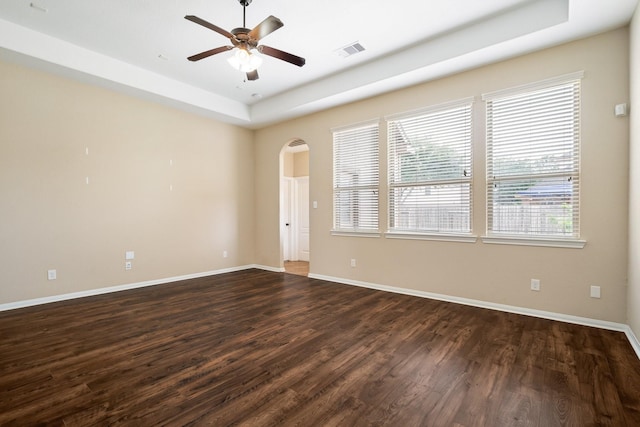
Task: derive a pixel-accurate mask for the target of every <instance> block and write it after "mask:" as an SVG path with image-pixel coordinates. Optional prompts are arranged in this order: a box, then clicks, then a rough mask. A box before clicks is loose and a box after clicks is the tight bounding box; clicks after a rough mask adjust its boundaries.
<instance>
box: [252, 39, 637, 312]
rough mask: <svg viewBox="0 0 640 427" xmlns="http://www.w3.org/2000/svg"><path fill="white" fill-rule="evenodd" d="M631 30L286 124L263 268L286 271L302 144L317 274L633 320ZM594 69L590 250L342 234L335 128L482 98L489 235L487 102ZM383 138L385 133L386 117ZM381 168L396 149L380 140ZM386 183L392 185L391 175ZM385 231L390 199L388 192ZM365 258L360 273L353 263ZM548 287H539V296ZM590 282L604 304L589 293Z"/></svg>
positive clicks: (268, 155) (272, 161)
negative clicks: (283, 226)
mask: <svg viewBox="0 0 640 427" xmlns="http://www.w3.org/2000/svg"><path fill="white" fill-rule="evenodd" d="M627 46H628V31H627V29H620V30H616V31H612V32H609V33H605V34H602V35H599V36H596V37H592V38H589V39H585V40H581V41H577V42H573V43H570V44H566V45H562V46H558V47H555V48H552V49H548V50H545V51H541V52H537V53H533V54H530V55H526V56H522V57H519V58H515V59H512V60H509V61H505V62H502V63H498V64H494V65H490V66H486V67H483V68H479V69H475V70H471V71H468V72H465V73H461V74H458V75H455V76H452V77H448V78H444V79H441V80H438V81H434V82H430V83H427V84H422V85H419V86H415V87H411V88H408V89H405V90H399V91H396V92H393V93H390V94H387V95H383V96H380V97H376V98H373V99H369V100H365V101H362V102H358V103H354V104H351V105H346V106H342V107H338V108H334V109H331V110H328V111H324V112H321V113H317V114H313V115H310V116H307V117H303V118H299V119H295V120H291V121H288V122H286V123H281V124H277V125H274V126H271V127H268V128H265V129H261V130H259V131H257V132H256V181H255V182H256V184H255V185H256V210H257V211H258V212H260V218H261V220H260V223H259V224H258V226H257V229H256V262H257V263H258V264H263V265H268V266H272V267H278V266H280V265H282V256H281V251H280V250H279V247H280V246H279V237H278V204H277V200H278V198H277V194H278V156H279V153H280V149H281V148H282V146H283V144H285V143H286V142H287V141H290V140H291V139H292V138H300V139H303V140H305V141H306V142H307V143H308V144H309V146H310V148H311V151H310V177H311V178H310V200H312V201H314V200H315V201H317V203H318V208H317V209H311V210H310V216H311V217H310V223H311V254H312V256H311V272H312V273H314V274H318V275H325V276H332V277H337V278H342V279H350V280H356V281H364V282H370V283H374V284H380V285H390V286H395V287H401V288H408V289H413V290H419V291H427V292H434V293H440V294H446V295H451V296H459V297H466V298H472V299H476V300H482V301H489V302H494V303H502V304H508V305H514V306H520V307H527V308H532V309H539V310H548V311H552V312H558V313H565V314H570V315H576V316H584V317H589V318H595V319H603V320H608V321H615V322H626V314H625V311H626V310H625V306H626V296H627V292H626V276H627V247H628V246H627V242H628V239H627V231H628V227H627V224H628V211H627V205H628V159H627V155H628V122H627V120H626V119H617V118H615V117H614V115H613V113H612V111H613V106H614V105H615V104H616V103H619V102H624V100H626V99H627V97H628V90H629V87H628V80H629V63H628V53H627V52H628V51H627ZM579 70H584V72H585V77H584V79H583V82H582V88H583V90H582V95H583V100H582V107H583V108H582V176H581V185H582V188H581V189H582V193H581V203H582V208H581V212H582V218H581V229H582V237H583V238H584V239H586V240H587V242H588V243H587V245H586V247H585V248H584V249H559V248H541V247H527V246H505V245H489V244H484V243H482V242H481V241H480V240H478V242H477V243H473V244H472V243H452V242H435V241H412V240H395V239H394V240H391V239H386V238H384V237H380V238H354V237H342V236H332V235H331V234H330V232H329V231H330V229H331V225H332V136H331V128H333V127H337V126H342V125H348V124H351V123H356V122H360V121H364V120H369V119H373V118H383V117H384V116H385V115H388V114H393V113H397V112H402V111H408V110H412V109H416V108H420V107H424V106H429V105H434V104H438V103H442V102H446V101H451V100H456V99H460V98H465V97H468V96H475V97H476V102H475V106H474V131H475V136H474V144H475V146H474V147H475V148H474V168H475V169H474V191H475V193H474V216H473V218H474V222H473V225H474V230H475V233H477V234H478V235H482V234H483V233H484V229H485V210H484V204H485V195H484V184H485V179H484V173H483V170H484V166H485V162H484V150H485V145H484V142H485V141H484V104H483V103H482V101H481V100H480V95H481V94H482V93H485V92H490V91H494V90H498V89H503V88H508V87H513V86H517V85H521V84H526V83H530V82H533V81H537V80H541V79H545V78H549V77H554V76H558V75H562V74H566V73H572V72H575V71H579ZM381 135H382V138H383V139H384V137H385V135H386V131H385V129H384V122H383V121H382V122H381ZM380 152H381V155H382V156H383V160H382V161H383V164H384V162H386V158H385V153H386V147H385V146H384V141H382V145H381V150H380ZM382 172H383V173H382V182H386V175H385V171H384V168H383V170H382ZM381 195H382V198H381V224H382V226H381V228H382V229H383V230H384V229H385V226H384V224H386V220H387V218H386V211H387V210H386V207H385V204H386V196H385V194H384V191H382V192H381ZM351 258H355V259H357V267H356V268H351V267H350V266H349V261H350V259H351ZM531 278H537V279H540V280H541V284H542V290H541V292H532V291H530V290H529V286H530V279H531ZM590 285H599V286H601V287H602V298H601V299H592V298H590V297H589V287H590Z"/></svg>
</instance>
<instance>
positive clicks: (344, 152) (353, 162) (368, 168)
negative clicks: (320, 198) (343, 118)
mask: <svg viewBox="0 0 640 427" xmlns="http://www.w3.org/2000/svg"><path fill="white" fill-rule="evenodd" d="M378 134H379V125H378V122H377V121H376V122H375V123H368V124H362V125H359V126H354V127H350V128H346V129H340V130H334V132H333V208H334V220H333V221H334V232H349V233H350V232H355V233H367V232H369V233H371V232H377V231H378V191H379V181H380V178H379V176H380V173H379V169H380V167H379V148H378V145H379V142H378Z"/></svg>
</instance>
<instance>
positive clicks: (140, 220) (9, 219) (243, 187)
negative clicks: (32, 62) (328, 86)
mask: <svg viewBox="0 0 640 427" xmlns="http://www.w3.org/2000/svg"><path fill="white" fill-rule="evenodd" d="M0 94H1V96H0V215H1V221H0V263H1V265H2V268H0V303H9V302H14V301H22V300H28V299H32V298H38V297H46V296H50V295H54V294H64V293H70V292H78V291H85V290H91V289H94V288H101V287H106V286H114V285H120V284H130V283H137V282H141V281H147V280H153V279H161V278H168V277H175V276H179V275H185V274H193V273H200V272H206V271H212V270H217V269H223V268H229V267H233V266H239V265H246V264H250V263H252V262H253V259H254V255H253V236H254V194H253V182H254V177H253V169H254V157H253V132H252V131H249V130H246V129H241V128H238V127H235V126H231V125H226V124H221V123H218V122H215V121H212V120H208V119H205V118H201V117H198V116H194V115H191V114H187V113H183V112H179V111H177V110H172V109H169V108H166V107H162V106H159V105H156V104H153V103H150V102H146V101H141V100H138V99H134V98H130V97H127V96H124V95H121V94H118V93H115V92H110V91H107V90H104V89H101V88H97V87H93V86H88V85H84V84H81V83H78V82H75V81H71V80H67V79H64V78H60V77H57V76H53V75H49V74H44V73H41V72H38V71H34V70H30V69H27V68H22V67H20V66H16V65H12V64H7V63H0ZM87 148H88V150H89V154H88V155H87V154H86V149H87ZM170 161H171V162H172V163H173V164H172V165H170ZM86 177H88V178H89V184H87V183H86ZM170 186H172V187H173V190H172V191H170ZM127 250H133V251H135V259H134V260H133V270H131V271H125V270H124V262H125V260H124V256H125V251H127ZM224 250H226V251H228V258H223V256H222V252H223V251H224ZM48 269H57V274H58V279H57V280H55V281H47V270H48Z"/></svg>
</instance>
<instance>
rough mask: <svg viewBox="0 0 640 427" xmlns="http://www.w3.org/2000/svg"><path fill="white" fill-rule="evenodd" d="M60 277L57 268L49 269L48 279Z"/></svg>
mask: <svg viewBox="0 0 640 427" xmlns="http://www.w3.org/2000/svg"><path fill="white" fill-rule="evenodd" d="M57 278H58V273H57V272H56V270H47V279H48V280H56V279H57Z"/></svg>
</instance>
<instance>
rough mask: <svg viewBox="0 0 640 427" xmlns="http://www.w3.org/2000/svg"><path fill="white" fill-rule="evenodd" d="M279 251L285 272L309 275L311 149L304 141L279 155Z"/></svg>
mask: <svg viewBox="0 0 640 427" xmlns="http://www.w3.org/2000/svg"><path fill="white" fill-rule="evenodd" d="M280 250H281V253H282V260H283V267H284V269H285V271H286V272H288V273H292V274H300V275H304V276H306V275H307V274H308V273H309V262H310V260H311V259H310V258H311V251H310V227H309V146H308V145H307V143H306V142H305V141H303V140H301V139H294V140H292V141H290V142H288V143H287V144H285V145H284V146H283V147H282V150H281V151H280Z"/></svg>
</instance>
